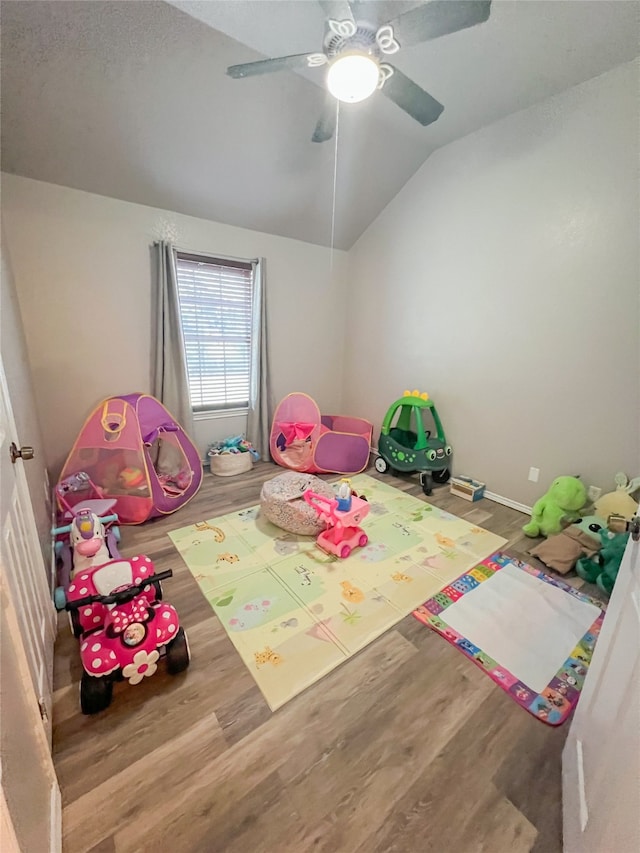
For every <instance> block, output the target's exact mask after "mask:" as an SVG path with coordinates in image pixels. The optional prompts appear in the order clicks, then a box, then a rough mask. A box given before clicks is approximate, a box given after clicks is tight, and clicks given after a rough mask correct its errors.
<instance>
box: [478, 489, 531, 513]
mask: <svg viewBox="0 0 640 853" xmlns="http://www.w3.org/2000/svg"><path fill="white" fill-rule="evenodd" d="M484 497H485V498H488V499H489V500H490V501H493V502H494V503H497V504H502V505H503V506H509V507H511V509H517V510H518V512H523V513H524V514H525V515H531V507H530V506H527V505H526V504H521V503H520V502H519V501H512V500H511V498H505V497H503V496H502V495H496V493H495V492H485V493H484Z"/></svg>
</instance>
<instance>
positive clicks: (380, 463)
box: [373, 456, 389, 474]
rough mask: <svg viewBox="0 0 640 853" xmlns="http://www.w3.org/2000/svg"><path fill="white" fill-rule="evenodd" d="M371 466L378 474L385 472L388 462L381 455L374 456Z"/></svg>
mask: <svg viewBox="0 0 640 853" xmlns="http://www.w3.org/2000/svg"><path fill="white" fill-rule="evenodd" d="M373 467H374V468H375V469H376V471H377V472H378V473H379V474H386V472H387V471H388V470H389V463H388V462H387V460H386V459H384V458H383V457H382V456H376V461H375V462H374V463H373Z"/></svg>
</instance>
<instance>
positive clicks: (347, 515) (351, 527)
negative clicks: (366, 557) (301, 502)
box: [303, 489, 369, 560]
mask: <svg viewBox="0 0 640 853" xmlns="http://www.w3.org/2000/svg"><path fill="white" fill-rule="evenodd" d="M303 497H304V499H305V501H306V502H307V503H308V504H309V506H312V507H313V508H314V509H315V511H316V512H317V513H318V516H319V517H320V519H321V520H322V521H324V522H325V523H326V525H327V528H326V530H323V531H322V532H321V533H319V534H318V536H317V538H316V542H317V544H318V547H320V548H322V550H323V551H326V552H327V553H329V554H335V556H336V557H340V558H341V559H343V560H344V559H346V558H347V557H348V556H349V554H350V553H351V552H352V551H353V549H354V548H364V546H365V545H366V544H367V542H368V541H369V537H368V536H367V534H366V533H365V532H364V530H363V529H362V528H361V527H359V522H361V521H362V520H363V519H364V518H366V517H367V515H368V514H369V504H368V503H367V501H365V500H362V498H359V497H357V496H356V495H353V496H352V497H350V499H349V504H348V506H349V509H346V510H341V509H338V506H339V502H338V500H337V499H333V500H332V499H330V498H325V497H324V496H323V495H319V494H318V493H317V492H312V491H311V489H307V491H306V492H305V493H304V495H303Z"/></svg>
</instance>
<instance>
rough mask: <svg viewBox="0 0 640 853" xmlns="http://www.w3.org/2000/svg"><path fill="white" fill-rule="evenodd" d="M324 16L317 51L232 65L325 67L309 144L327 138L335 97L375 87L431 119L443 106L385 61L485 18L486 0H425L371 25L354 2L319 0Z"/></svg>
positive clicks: (249, 69)
mask: <svg viewBox="0 0 640 853" xmlns="http://www.w3.org/2000/svg"><path fill="white" fill-rule="evenodd" d="M319 3H320V5H321V6H322V8H323V10H324V12H325V14H326V15H327V16H328V17H327V21H326V26H325V35H324V42H323V49H322V52H321V53H299V54H295V55H293V56H281V57H278V58H276V59H262V60H259V61H258V62H247V63H244V64H243V65H231V66H230V67H229V68H227V74H228V75H229V76H230V77H234V78H236V79H239V78H242V77H251V76H253V75H256V74H267V73H270V72H272V71H281V70H283V69H286V68H289V69H296V68H322V67H324V66H327V81H326V82H327V89H328V92H329V94H330V95H331V97H327V100H326V102H325V106H324V109H323V112H322V115H321V116H320V119H319V121H318V124H317V125H316V129H315V131H314V133H313V136H312V140H313V142H326V141H327V140H329V139H331V137H332V136H333V134H334V131H335V125H336V107H335V101H334V100H333V99H334V98H337V99H338V100H341V101H344V102H347V103H355V102H357V101H362V100H364V99H365V98H368V97H369V96H370V95H372V94H373V93H374V92H375V91H376V89H379V90H380V91H381V92H382V94H383V95H385V96H386V97H387V98H389V99H390V100H391V101H393V102H394V103H395V104H397V105H398V106H399V107H400V108H401V109H403V110H404V111H405V112H407V113H408V114H409V115H410V116H411V117H412V118H414V119H415V120H416V121H418V122H420V124H421V125H423V126H424V125H428V124H431V123H432V122H434V121H436V120H437V119H438V117H439V115H440V113H441V112H442V111H443V109H444V107H443V106H442V104H441V103H439V102H438V101H436V99H435V98H433V97H432V96H431V95H430V94H429V93H428V92H425V91H424V89H422V88H420V86H418V84H417V83H414V82H413V80H410V79H409V78H408V77H407V76H406V75H404V74H403V73H402V71H400V70H398V69H397V68H396V67H395V66H393V65H391V64H390V63H388V62H386V61H385V60H386V58H387V57H388V56H393V54H396V53H398V51H399V50H401V48H403V47H407V46H409V45H413V44H419V43H420V42H424V41H429V40H430V39H434V38H438V37H439V36H444V35H449V34H450V33H455V32H457V31H458V30H463V29H466V28H467V27H473V26H475V25H476V24H481V23H483V22H484V21H486V20H487V18H488V17H489V13H490V9H491V0H429V2H427V3H424V4H422V5H421V6H417V7H415V8H414V9H410V10H409V11H408V12H404V14H401V15H398V17H396V18H393V19H392V20H390V21H387V22H386V23H384V24H382V26H375V25H372V24H369V23H368V22H367V21H366V20H361V19H360V17H359V12H360V9H359V7H360V6H361V5H362V4H361V3H360V2H358V0H350V2H348V0H319Z"/></svg>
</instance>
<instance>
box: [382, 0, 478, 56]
mask: <svg viewBox="0 0 640 853" xmlns="http://www.w3.org/2000/svg"><path fill="white" fill-rule="evenodd" d="M490 12H491V0H430V2H428V3H424V4H423V5H422V6H417V7H416V8H415V9H410V10H409V11H408V12H405V13H404V14H403V15H398V17H397V18H394V19H393V20H391V21H389V24H390V25H391V27H392V28H393V34H394V36H395V37H396V39H397V41H398V42H399V43H400V46H401V47H406V46H407V45H411V44H419V43H420V42H423V41H429V39H435V38H438V37H439V36H446V35H449V33H456V32H458V30H464V29H466V28H467V27H475V25H476V24H481V23H483V21H486V20H487V18H488V17H489V14H490Z"/></svg>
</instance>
